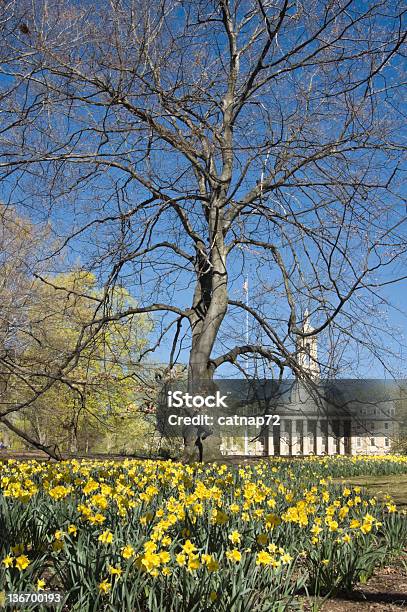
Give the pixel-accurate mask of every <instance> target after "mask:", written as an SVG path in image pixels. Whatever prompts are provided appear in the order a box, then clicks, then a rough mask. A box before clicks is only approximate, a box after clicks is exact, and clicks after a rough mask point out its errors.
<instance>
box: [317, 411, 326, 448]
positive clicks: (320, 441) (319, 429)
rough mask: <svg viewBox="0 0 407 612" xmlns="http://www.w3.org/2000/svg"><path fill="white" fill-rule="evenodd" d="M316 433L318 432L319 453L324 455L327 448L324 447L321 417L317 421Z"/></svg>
mask: <svg viewBox="0 0 407 612" xmlns="http://www.w3.org/2000/svg"><path fill="white" fill-rule="evenodd" d="M316 434H317V436H316V437H317V455H322V453H323V452H324V450H325V449H324V448H323V447H322V429H321V421H320V420H319V419H318V421H317V427H316Z"/></svg>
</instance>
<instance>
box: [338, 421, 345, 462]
mask: <svg viewBox="0 0 407 612" xmlns="http://www.w3.org/2000/svg"><path fill="white" fill-rule="evenodd" d="M339 431H340V438H339V454H340V455H344V454H345V436H344V433H345V425H344V422H343V421H339Z"/></svg>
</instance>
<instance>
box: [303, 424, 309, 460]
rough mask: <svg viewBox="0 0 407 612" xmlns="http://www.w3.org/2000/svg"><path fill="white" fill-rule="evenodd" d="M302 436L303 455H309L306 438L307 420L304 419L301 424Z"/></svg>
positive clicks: (307, 439)
mask: <svg viewBox="0 0 407 612" xmlns="http://www.w3.org/2000/svg"><path fill="white" fill-rule="evenodd" d="M302 436H303V441H302V445H303V449H304V450H303V455H309V438H308V425H307V419H304V420H303V422H302Z"/></svg>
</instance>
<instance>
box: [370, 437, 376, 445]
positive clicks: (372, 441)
mask: <svg viewBox="0 0 407 612" xmlns="http://www.w3.org/2000/svg"><path fill="white" fill-rule="evenodd" d="M370 446H375V440H374V438H370Z"/></svg>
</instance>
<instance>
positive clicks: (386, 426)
mask: <svg viewBox="0 0 407 612" xmlns="http://www.w3.org/2000/svg"><path fill="white" fill-rule="evenodd" d="M384 428H385V429H389V424H388V423H387V421H386V423H385V424H384Z"/></svg>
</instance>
